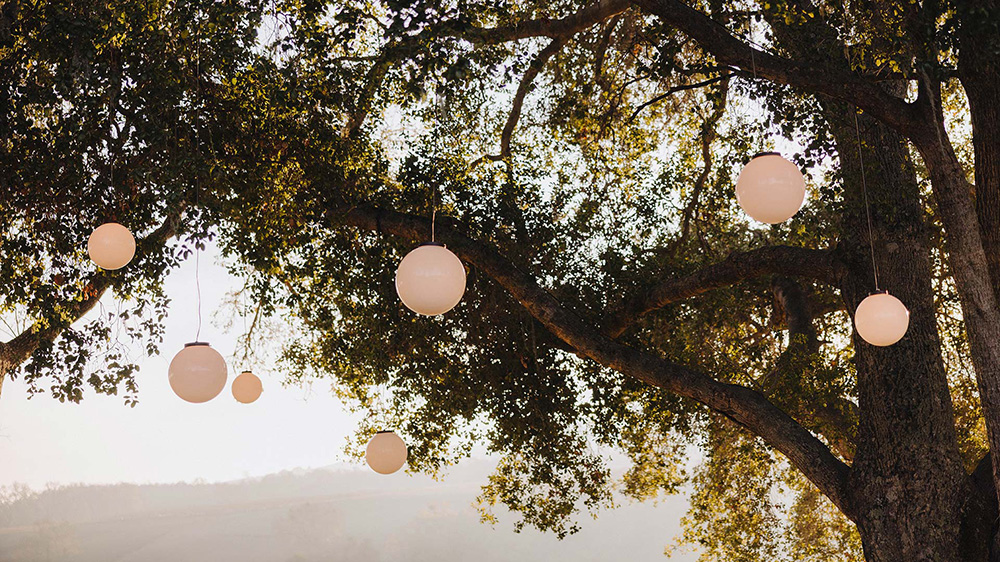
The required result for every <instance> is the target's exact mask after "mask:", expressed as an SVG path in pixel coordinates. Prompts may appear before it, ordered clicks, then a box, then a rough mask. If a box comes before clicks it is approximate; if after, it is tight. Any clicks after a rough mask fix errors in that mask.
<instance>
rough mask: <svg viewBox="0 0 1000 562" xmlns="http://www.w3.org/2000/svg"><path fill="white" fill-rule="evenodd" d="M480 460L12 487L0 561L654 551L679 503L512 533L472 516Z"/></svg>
mask: <svg viewBox="0 0 1000 562" xmlns="http://www.w3.org/2000/svg"><path fill="white" fill-rule="evenodd" d="M488 470H489V467H488V466H487V465H486V464H485V463H468V465H467V466H462V467H459V468H458V469H456V470H454V471H453V472H452V473H450V474H449V475H448V476H447V478H445V479H444V481H443V482H435V481H433V480H432V479H430V478H427V477H422V476H415V477H408V476H405V475H394V476H389V477H384V476H379V475H376V474H374V473H371V472H369V471H366V470H356V469H353V468H347V469H322V470H312V471H290V472H282V473H279V474H274V475H270V476H266V477H264V478H259V479H251V480H241V481H237V482H227V483H221V484H204V483H195V484H156V485H134V484H118V485H114V486H68V487H60V488H57V489H53V490H48V491H44V492H40V493H30V494H29V493H25V494H23V497H21V498H20V499H17V500H16V501H12V502H11V501H8V502H6V503H5V504H3V505H0V561H2V562H35V561H74V562H75V561H79V562H110V561H116V562H200V561H206V562H207V561H212V562H228V561H233V562H236V561H239V562H257V561H259V562H293V561H294V562H299V561H301V562H307V561H324V562H327V561H345V562H346V561H351V562H375V561H379V562H382V561H412V562H423V561H428V562H431V561H433V562H459V561H470V560H473V561H475V562H494V561H495V562H501V561H516V562H534V561H546V562H548V561H556V560H572V561H581V562H583V561H602V562H603V561H613V560H622V561H629V562H645V561H657V562H662V561H664V560H665V558H664V556H663V549H664V547H665V546H666V545H668V544H670V543H672V542H673V539H674V537H675V536H676V535H677V532H678V527H677V522H678V519H679V517H680V515H681V514H682V513H683V511H684V501H683V499H681V498H671V499H669V500H668V501H665V502H663V503H661V504H660V505H659V506H653V505H651V504H642V505H625V506H624V507H622V508H620V509H617V510H613V511H609V512H605V513H603V514H602V515H601V517H600V518H599V519H598V520H596V521H589V520H587V521H584V522H583V530H582V531H581V532H580V533H578V534H577V535H574V536H571V537H569V538H567V539H566V540H563V541H559V540H557V539H556V538H555V537H554V536H552V535H548V534H542V533H538V532H535V531H525V532H523V533H521V534H517V533H514V532H513V525H512V523H513V521H514V520H515V516H514V515H512V514H502V515H501V524H500V525H497V526H496V527H490V526H488V525H483V524H481V523H480V522H479V516H478V513H477V512H476V510H475V508H474V507H473V505H472V504H473V501H474V500H475V497H476V495H477V494H478V491H479V485H480V484H482V483H483V482H485V477H486V474H487V473H488ZM671 560H681V561H690V560H694V557H693V556H691V557H685V556H675V557H674V558H672V559H671Z"/></svg>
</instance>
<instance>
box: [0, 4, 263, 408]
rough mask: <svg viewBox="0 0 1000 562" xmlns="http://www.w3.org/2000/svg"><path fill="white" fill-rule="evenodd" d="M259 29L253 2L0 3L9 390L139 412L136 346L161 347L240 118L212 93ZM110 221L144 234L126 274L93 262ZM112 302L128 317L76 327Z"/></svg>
mask: <svg viewBox="0 0 1000 562" xmlns="http://www.w3.org/2000/svg"><path fill="white" fill-rule="evenodd" d="M259 19H260V10H259V6H256V5H255V4H254V3H252V2H251V3H246V4H240V3H234V2H226V3H220V4H214V3H213V4H207V3H205V4H204V5H202V3H198V2H175V3H172V2H145V1H143V2H113V3H110V4H109V3H106V2H58V1H57V2H32V3H25V2H0V76H2V79H0V84H2V85H0V87H2V88H3V95H0V98H2V101H0V104H2V107H3V111H2V113H0V115H2V117H0V119H2V120H0V138H2V139H3V141H0V169H2V170H3V173H2V178H0V315H3V318H4V320H5V321H9V322H7V325H6V326H5V328H6V330H5V331H6V332H8V334H9V336H10V339H9V340H8V341H5V342H0V388H2V385H3V381H4V379H5V378H6V377H7V376H23V377H24V379H25V380H26V381H27V382H28V383H29V389H30V391H31V392H32V393H37V392H45V388H43V387H42V386H41V385H42V384H44V383H46V382H49V383H50V384H51V386H50V390H51V393H52V394H53V395H54V396H55V397H57V398H58V399H59V400H70V401H74V402H76V401H79V400H80V399H81V398H82V396H83V391H84V387H85V386H87V385H89V386H91V387H92V388H93V389H95V390H96V391H97V392H100V393H107V394H117V393H118V392H120V391H122V392H123V393H124V398H125V400H126V402H127V403H129V404H132V405H134V404H135V392H136V390H137V389H136V385H135V379H134V374H135V371H136V369H137V366H136V364H135V363H134V361H133V358H132V357H131V352H130V349H129V348H130V345H131V344H132V343H137V344H138V345H139V346H140V348H141V349H143V350H144V351H146V352H148V353H150V354H152V353H155V352H156V351H157V345H158V343H159V341H160V339H161V336H162V330H163V328H162V320H163V318H164V316H165V314H166V307H167V304H168V303H167V300H166V298H165V296H164V294H163V292H162V285H161V282H162V279H163V277H164V275H165V274H166V272H167V271H168V270H169V269H170V268H172V267H174V266H175V265H176V264H177V263H178V261H179V259H181V258H183V257H186V256H187V255H189V254H190V253H191V251H192V245H201V244H202V240H203V239H204V237H205V236H206V231H205V228H206V227H205V225H206V224H207V221H206V220H205V218H206V217H205V216H203V211H204V210H205V208H206V205H204V204H201V205H199V204H198V203H199V201H198V197H199V195H200V197H202V198H203V199H205V200H210V199H211V198H212V196H213V195H212V190H211V189H210V183H209V179H210V178H211V163H212V161H213V160H214V155H213V154H212V150H213V146H212V143H213V140H214V139H215V138H219V137H223V138H224V136H225V134H226V132H225V131H224V130H223V129H222V128H220V127H219V121H218V120H217V119H215V118H214V117H213V115H215V114H217V113H220V112H224V111H227V110H228V108H222V107H218V106H216V105H215V104H214V103H213V100H214V99H215V97H216V95H214V94H215V92H216V91H217V90H218V89H220V88H223V87H224V86H223V85H224V84H228V80H229V77H230V76H232V75H233V74H235V73H236V72H237V70H238V69H242V68H244V67H245V66H246V65H247V64H248V63H249V61H250V60H251V58H252V52H251V51H250V49H251V48H252V47H253V46H254V45H255V44H256V30H257V27H258V25H259ZM203 179H204V182H205V183H206V184H208V185H209V188H201V187H200V184H201V182H202V181H203ZM204 202H205V201H201V202H200V203H204ZM111 220H114V221H119V222H122V223H124V224H125V225H126V226H127V227H129V228H130V229H131V230H132V231H133V232H134V233H136V235H137V237H139V244H138V246H139V247H138V252H137V256H136V258H135V260H134V261H133V262H132V263H131V264H130V265H129V267H127V268H126V269H123V270H120V271H116V272H109V271H102V270H99V269H97V268H95V267H94V266H93V265H92V264H91V263H90V262H89V260H87V259H86V255H85V251H84V249H85V248H86V240H87V237H88V236H89V234H90V232H91V231H92V230H93V229H94V228H95V227H96V226H98V225H99V224H101V223H102V222H106V221H111ZM177 236H183V237H185V238H187V240H188V242H189V244H184V245H183V246H181V247H178V246H177V244H175V243H174V242H170V240H171V239H173V238H174V237H177ZM109 290H113V291H114V292H115V293H116V294H117V296H118V297H119V298H120V299H121V300H120V301H119V302H120V306H119V307H118V309H117V310H107V311H105V310H102V313H101V314H100V315H99V316H97V317H96V318H95V317H91V320H89V321H88V322H86V324H85V325H84V326H82V327H80V326H77V327H71V326H72V325H73V324H74V323H75V322H77V321H78V320H80V319H82V318H83V317H84V316H85V315H86V314H87V313H88V312H90V311H91V310H92V309H93V308H94V307H95V306H97V305H98V304H99V303H100V301H101V298H102V296H104V295H105V293H107V292H108V291H109Z"/></svg>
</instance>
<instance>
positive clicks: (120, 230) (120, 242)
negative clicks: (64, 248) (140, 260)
mask: <svg viewBox="0 0 1000 562" xmlns="http://www.w3.org/2000/svg"><path fill="white" fill-rule="evenodd" d="M87 253H88V254H90V259H91V260H93V262H94V263H96V264H97V265H99V266H101V267H102V268H104V269H121V268H123V267H125V266H126V265H127V264H128V262H130V261H132V257H133V256H134V255H135V237H134V236H132V233H131V232H129V231H128V229H127V228H125V227H124V226H122V225H120V224H118V223H116V222H109V223H105V224H102V225H101V226H99V227H97V228H95V229H94V232H92V233H91V234H90V238H89V239H88V240H87Z"/></svg>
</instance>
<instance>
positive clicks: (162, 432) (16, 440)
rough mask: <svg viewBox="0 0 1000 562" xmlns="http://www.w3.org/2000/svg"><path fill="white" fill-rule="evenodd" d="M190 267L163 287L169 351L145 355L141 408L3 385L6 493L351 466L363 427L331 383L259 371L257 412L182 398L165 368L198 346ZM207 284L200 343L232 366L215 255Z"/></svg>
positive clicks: (223, 397) (232, 283)
mask: <svg viewBox="0 0 1000 562" xmlns="http://www.w3.org/2000/svg"><path fill="white" fill-rule="evenodd" d="M194 269H195V268H194V259H193V258H192V259H190V260H188V261H187V262H185V263H184V264H183V265H182V266H181V267H180V268H179V269H178V270H176V271H174V272H173V273H172V274H171V275H170V277H168V279H167V293H168V295H169V296H170V297H171V299H172V303H171V308H170V315H169V317H168V319H167V324H166V326H167V331H166V337H165V340H164V343H163V345H162V347H161V352H162V354H161V355H160V356H158V357H151V358H141V360H140V362H139V363H140V366H141V371H140V372H139V374H138V375H137V377H138V382H139V405H138V406H136V407H135V408H129V407H127V406H125V405H124V404H123V401H122V399H121V398H120V397H114V396H111V397H108V396H97V395H95V394H94V393H93V392H90V393H87V394H86V396H85V398H84V400H83V401H82V402H81V403H80V404H70V403H65V404H62V403H59V402H58V401H56V400H54V399H52V398H50V397H49V396H46V395H43V394H39V395H37V396H35V397H34V398H32V399H30V400H28V399H27V392H26V387H25V385H24V384H23V383H22V382H21V381H20V380H16V381H7V382H6V383H4V388H3V397H2V398H0V486H2V485H9V484H11V483H13V482H24V483H27V484H29V485H30V486H32V487H33V488H39V487H42V486H44V485H45V484H46V483H49V482H53V483H63V484H65V483H75V482H80V483H88V484H91V483H112V482H122V481H126V482H138V483H144V482H176V481H190V480H193V479H196V478H203V479H205V480H208V481H219V480H230V479H235V478H242V477H246V476H258V475H264V474H268V473H272V472H276V471H280V470H285V469H291V468H297V467H304V468H310V467H320V466H325V465H330V464H334V463H337V462H342V461H345V460H347V459H346V457H345V456H344V455H343V453H342V449H343V447H344V443H345V437H346V436H347V435H348V434H349V433H351V432H352V430H353V427H354V425H355V422H354V421H353V420H352V419H350V416H349V415H348V414H347V413H346V412H345V411H344V409H343V408H342V407H341V405H340V403H339V402H338V401H337V400H335V399H334V398H333V397H332V396H331V394H330V392H329V390H328V388H327V386H326V385H325V384H322V383H320V384H317V385H316V386H315V387H314V388H313V389H312V390H311V391H310V390H307V389H303V388H298V387H293V388H284V387H282V386H281V384H280V379H279V376H278V375H277V374H275V375H270V376H268V375H264V374H261V378H262V379H263V383H264V394H263V395H262V396H261V398H260V399H259V400H258V401H257V402H256V403H254V404H250V405H242V404H239V403H237V402H236V401H235V400H234V399H233V397H232V394H231V393H230V391H229V388H228V386H227V388H226V390H224V391H223V393H222V394H220V395H219V396H218V397H217V398H216V399H214V400H212V401H210V402H207V403H205V404H189V403H187V402H184V401H183V400H181V399H180V398H178V397H177V396H176V395H174V393H173V391H171V389H170V386H169V384H168V382H167V366H168V364H169V363H170V360H171V359H172V358H173V356H174V354H175V353H177V351H179V350H180V349H182V347H183V345H184V343H185V342H190V341H193V340H194V339H195V338H194V335H195V328H196V321H197V315H196V311H195V307H194V299H193V298H192V297H193V295H194V287H195V282H194V281H195V280H194ZM201 286H202V299H203V311H204V317H205V320H204V324H203V328H202V337H201V339H202V340H206V341H208V342H210V343H211V344H212V346H213V347H215V348H216V349H217V350H218V351H219V352H220V353H222V354H223V355H224V356H226V357H227V358H228V357H229V356H230V355H232V354H233V351H234V350H235V346H236V341H235V340H236V337H238V336H239V335H240V332H241V331H242V326H237V327H235V328H234V330H233V332H231V333H221V329H220V328H218V327H217V326H215V325H214V324H213V322H212V321H211V315H212V312H213V311H214V310H216V309H218V308H219V307H220V306H221V303H222V302H223V301H224V297H225V295H226V293H227V292H228V291H231V290H232V289H234V288H236V287H238V286H239V282H238V280H237V279H235V278H234V277H231V276H230V275H229V274H228V273H227V272H226V270H225V268H224V267H222V266H221V265H220V264H219V263H218V259H217V257H216V256H215V255H214V252H212V250H209V251H207V252H205V253H203V254H202V257H201ZM105 299H106V301H107V302H111V300H110V298H109V297H108V296H105ZM238 369H242V365H235V366H234V365H233V364H232V363H230V365H229V381H230V383H231V382H232V379H233V376H234V370H238ZM237 372H238V371H237Z"/></svg>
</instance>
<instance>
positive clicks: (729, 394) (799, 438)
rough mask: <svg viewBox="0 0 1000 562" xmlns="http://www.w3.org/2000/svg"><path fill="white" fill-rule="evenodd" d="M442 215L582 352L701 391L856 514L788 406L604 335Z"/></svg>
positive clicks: (361, 213)
mask: <svg viewBox="0 0 1000 562" xmlns="http://www.w3.org/2000/svg"><path fill="white" fill-rule="evenodd" d="M328 219H329V220H330V222H331V223H332V224H333V225H334V226H337V225H348V226H354V227H358V228H362V229H365V230H371V231H376V230H378V231H381V232H386V233H390V234H393V235H396V236H402V237H406V238H413V239H417V238H421V237H422V236H424V234H425V233H426V232H427V230H428V229H429V228H430V221H428V220H427V219H425V218H422V217H417V216H413V215H406V214H402V213H397V212H393V211H386V210H382V209H378V208H374V207H367V206H366V207H355V208H352V209H349V210H347V211H345V212H342V213H338V212H336V211H331V212H330V213H329V214H328ZM442 222H446V221H441V220H438V233H439V238H440V240H442V241H443V242H446V243H447V244H448V247H449V248H450V249H451V250H452V251H454V252H455V253H456V254H457V255H458V256H459V257H461V258H462V259H463V260H465V261H466V263H470V264H472V265H474V266H476V267H477V268H478V269H479V270H481V271H482V272H483V273H485V274H486V275H488V276H489V277H491V278H492V279H493V280H494V281H496V282H497V283H499V284H500V285H501V286H503V287H504V288H505V289H506V290H507V291H508V292H510V293H511V295H512V296H513V297H514V298H515V299H516V300H517V301H518V302H520V303H521V305H522V306H524V308H525V309H526V310H527V311H528V312H529V313H530V314H531V315H532V316H534V317H535V319H537V320H538V321H539V322H541V323H542V325H544V326H545V327H546V328H547V329H548V330H549V331H550V332H552V333H553V334H554V335H556V336H557V337H559V338H560V339H562V340H563V341H565V342H566V343H567V344H569V345H570V346H572V347H573V348H574V350H575V352H576V354H577V355H579V356H581V357H584V358H587V359H590V360H593V361H595V362H597V363H599V364H601V365H603V366H605V367H608V368H611V369H615V370H616V371H619V372H621V373H623V374H626V375H627V376H631V377H634V378H636V379H638V380H640V381H642V382H645V383H647V384H649V385H652V386H655V387H658V388H662V389H664V390H667V391H670V392H673V393H675V394H677V395H679V396H683V397H686V398H690V399H693V400H695V401H697V402H700V403H701V404H704V405H706V406H708V407H709V408H711V409H713V410H715V411H716V412H719V413H721V414H723V415H725V416H727V417H729V418H730V419H732V420H734V421H735V422H736V423H738V424H740V425H742V426H744V427H746V428H747V429H749V430H750V431H752V432H754V433H755V434H757V435H759V436H760V437H761V438H763V439H764V440H765V441H766V442H767V443H769V444H770V445H771V446H772V447H774V448H775V449H777V450H778V451H780V452H781V453H783V454H784V455H785V456H786V457H788V459H789V461H790V462H791V463H792V465H793V466H795V467H796V468H797V469H798V470H800V471H801V472H802V473H803V474H804V475H805V476H806V477H807V478H809V480H810V481H812V482H813V483H814V484H815V485H816V486H817V487H818V488H819V489H820V490H821V491H822V492H823V493H824V494H826V495H827V497H829V498H830V499H831V501H833V502H834V504H836V505H837V506H838V507H839V508H840V509H841V510H842V511H843V512H844V513H847V514H851V513H852V510H851V506H850V505H849V503H848V500H847V498H848V496H847V490H846V483H847V474H848V467H847V465H845V464H844V463H843V462H841V461H840V460H839V459H837V457H836V456H835V455H834V454H833V453H831V452H830V449H829V448H828V447H827V446H826V445H825V444H824V443H823V442H822V441H820V440H819V439H818V438H816V437H815V436H814V435H813V434H812V433H810V432H809V431H808V430H807V429H805V428H804V427H802V426H801V425H799V424H798V423H797V422H796V421H795V420H794V419H792V418H791V417H790V416H789V415H788V414H786V413H785V412H784V411H782V410H781V409H779V408H778V407H776V406H775V405H774V404H772V403H771V402H769V401H768V400H767V398H765V397H764V395H763V394H761V393H760V392H757V391H755V390H752V389H749V388H746V387H743V386H739V385H734V384H727V383H723V382H719V381H717V380H715V379H713V378H711V377H710V376H708V375H706V374H704V373H701V372H699V371H696V370H694V369H691V368H688V367H686V366H683V365H680V364H677V363H672V362H670V361H666V360H664V359H661V358H659V357H657V356H655V355H652V354H649V353H644V352H642V351H639V350H636V349H633V348H630V347H627V346H625V345H622V344H620V343H618V342H615V341H613V340H612V339H610V338H608V337H606V336H604V335H602V334H601V333H600V332H599V331H598V330H597V329H595V328H594V326H593V325H592V323H590V322H588V321H586V320H584V319H583V318H580V317H579V316H577V315H576V314H575V313H573V312H571V311H570V310H569V309H567V308H565V307H563V306H562V304H560V303H559V302H558V301H557V300H556V299H555V297H553V296H552V295H551V294H550V293H548V292H547V291H546V290H545V289H543V288H542V287H540V286H539V285H538V284H537V282H536V281H535V279H534V278H532V277H531V276H530V275H527V274H525V273H524V272H522V271H520V270H519V269H518V268H516V267H515V266H514V265H513V264H511V263H510V262H509V261H508V260H507V259H506V258H504V257H503V256H502V255H501V254H499V253H498V252H497V251H496V250H495V249H494V248H492V247H490V246H487V245H485V244H482V243H480V242H477V241H475V240H473V239H470V238H468V237H466V236H464V235H463V234H461V233H459V232H457V231H456V230H454V229H453V228H449V227H448V226H443V225H442Z"/></svg>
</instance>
